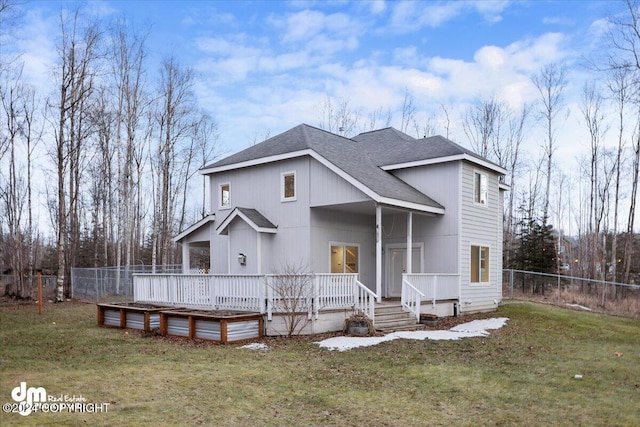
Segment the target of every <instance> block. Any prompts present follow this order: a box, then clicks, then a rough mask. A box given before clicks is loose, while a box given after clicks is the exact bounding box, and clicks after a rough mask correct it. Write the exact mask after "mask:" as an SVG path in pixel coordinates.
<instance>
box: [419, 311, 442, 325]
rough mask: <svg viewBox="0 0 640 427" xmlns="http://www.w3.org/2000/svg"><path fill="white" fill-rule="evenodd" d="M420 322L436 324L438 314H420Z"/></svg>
mask: <svg viewBox="0 0 640 427" xmlns="http://www.w3.org/2000/svg"><path fill="white" fill-rule="evenodd" d="M420 323H422V324H423V325H427V326H438V316H436V315H435V314H421V315H420Z"/></svg>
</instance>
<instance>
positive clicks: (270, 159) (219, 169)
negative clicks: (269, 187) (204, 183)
mask: <svg viewBox="0 0 640 427" xmlns="http://www.w3.org/2000/svg"><path fill="white" fill-rule="evenodd" d="M311 153H315V152H314V151H313V150H311V149H305V150H298V151H292V152H290V153H284V154H277V155H275V156H267V157H260V158H258V159H252V160H246V161H244V162H238V163H231V164H228V165H222V166H216V167H209V168H202V169H200V174H201V175H209V174H212V173H219V172H226V171H230V170H235V169H242V168H248V167H251V166H257V165H263V164H266V163H273V162H277V161H280V160H287V159H294V158H296V157H302V156H309V155H311Z"/></svg>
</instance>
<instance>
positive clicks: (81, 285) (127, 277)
mask: <svg viewBox="0 0 640 427" xmlns="http://www.w3.org/2000/svg"><path fill="white" fill-rule="evenodd" d="M141 273H147V274H149V273H151V274H170V273H172V274H181V273H182V265H180V264H175V265H156V266H151V265H142V264H140V265H130V266H121V267H100V268H72V269H71V297H72V298H78V299H81V300H85V301H95V302H97V303H100V302H102V303H105V302H126V303H129V302H133V275H134V274H141Z"/></svg>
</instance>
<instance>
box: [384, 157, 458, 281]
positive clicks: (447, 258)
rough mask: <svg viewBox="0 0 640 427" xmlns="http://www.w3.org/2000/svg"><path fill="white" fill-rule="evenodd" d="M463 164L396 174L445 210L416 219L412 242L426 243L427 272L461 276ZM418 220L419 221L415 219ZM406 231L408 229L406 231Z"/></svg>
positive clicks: (417, 168) (438, 165) (420, 168)
mask: <svg viewBox="0 0 640 427" xmlns="http://www.w3.org/2000/svg"><path fill="white" fill-rule="evenodd" d="M460 164H461V163H460V162H448V163H441V164H434V165H427V166H421V167H414V168H408V169H401V170H396V171H394V172H393V173H394V175H396V176H397V177H398V178H400V179H402V180H403V181H405V182H407V183H408V184H410V185H412V186H413V187H415V188H416V189H418V190H420V191H421V192H423V193H425V194H429V196H431V197H432V198H433V199H434V200H436V201H438V203H440V204H441V205H443V206H444V207H445V215H443V216H437V217H424V216H420V215H415V216H414V232H413V233H414V234H413V241H414V242H416V241H421V242H424V247H425V259H424V263H425V264H424V265H425V272H428V273H453V274H455V273H458V271H459V264H458V261H459V260H458V257H457V256H454V255H452V254H457V253H458V245H459V241H460V238H459V227H458V213H459V210H458V203H459V197H460V190H459V188H460V167H461V166H460ZM416 218H419V219H420V220H418V221H417V220H416ZM404 230H406V227H405V228H404Z"/></svg>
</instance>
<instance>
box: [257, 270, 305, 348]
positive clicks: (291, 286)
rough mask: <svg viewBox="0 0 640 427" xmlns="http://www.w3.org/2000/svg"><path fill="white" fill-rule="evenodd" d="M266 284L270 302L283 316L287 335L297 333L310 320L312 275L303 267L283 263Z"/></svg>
mask: <svg viewBox="0 0 640 427" xmlns="http://www.w3.org/2000/svg"><path fill="white" fill-rule="evenodd" d="M268 286H269V287H268V290H269V293H270V297H269V301H270V304H271V305H272V307H273V310H274V311H275V312H276V313H280V314H281V315H282V316H283V320H284V324H285V331H286V333H287V336H289V337H291V336H293V335H298V334H299V333H300V332H301V331H302V329H304V327H305V326H306V325H307V324H308V323H309V321H310V316H311V300H312V297H313V295H314V287H313V276H312V275H311V274H309V273H308V270H307V269H306V268H305V267H301V266H296V265H290V264H285V265H283V266H282V267H281V268H280V271H278V272H277V273H276V274H274V275H272V276H270V277H269V281H268Z"/></svg>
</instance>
